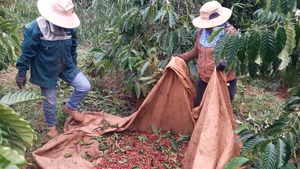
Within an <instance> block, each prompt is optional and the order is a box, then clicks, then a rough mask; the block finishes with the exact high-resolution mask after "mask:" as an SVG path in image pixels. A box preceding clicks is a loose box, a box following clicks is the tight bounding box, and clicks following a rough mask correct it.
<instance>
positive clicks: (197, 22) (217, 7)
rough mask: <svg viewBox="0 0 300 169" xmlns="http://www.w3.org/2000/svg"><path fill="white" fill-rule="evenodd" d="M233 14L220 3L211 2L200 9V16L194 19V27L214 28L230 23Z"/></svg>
mask: <svg viewBox="0 0 300 169" xmlns="http://www.w3.org/2000/svg"><path fill="white" fill-rule="evenodd" d="M231 14H232V11H231V10H230V9H228V8H225V7H222V5H221V4H220V3H219V2H217V1H210V2H207V3H205V4H204V5H203V6H202V7H201V8H200V16H199V17H197V18H195V19H193V25H194V26H195V27H198V28H213V27H215V26H219V25H221V24H223V23H225V22H226V21H228V19H229V18H230V16H231Z"/></svg>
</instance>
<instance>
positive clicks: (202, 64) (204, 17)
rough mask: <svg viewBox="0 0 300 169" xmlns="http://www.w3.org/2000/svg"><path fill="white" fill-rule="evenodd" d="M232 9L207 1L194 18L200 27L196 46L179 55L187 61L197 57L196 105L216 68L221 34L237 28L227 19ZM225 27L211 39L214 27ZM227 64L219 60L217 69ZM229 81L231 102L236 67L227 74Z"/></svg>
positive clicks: (222, 68)
mask: <svg viewBox="0 0 300 169" xmlns="http://www.w3.org/2000/svg"><path fill="white" fill-rule="evenodd" d="M231 14H232V11H231V10H230V9H228V8H225V7H222V6H221V4H220V3H219V2H217V1H210V2H207V3H205V4H204V5H203V6H202V7H201V8H200V16H199V17H197V18H195V19H194V20H193V25H194V26H195V27H197V28H200V29H199V31H198V34H197V39H196V43H195V47H194V48H193V49H192V50H190V51H188V52H186V53H183V54H180V55H177V56H179V57H180V58H182V59H183V60H185V61H189V60H191V59H195V58H197V66H198V73H199V80H198V85H197V97H196V100H195V107H196V106H199V104H200V102H201V100H202V97H203V94H204V91H205V89H206V87H207V83H208V81H209V79H210V77H211V76H212V73H213V71H214V68H215V60H214V56H213V53H214V49H215V46H216V43H217V41H218V40H219V38H220V36H221V35H223V34H224V33H226V32H230V33H231V34H234V33H235V32H236V29H235V28H234V27H233V26H232V25H231V24H229V23H228V22H227V21H228V19H229V18H230V16H231ZM215 27H222V28H224V29H223V30H222V31H220V33H219V34H217V35H216V36H215V37H214V39H213V40H212V41H209V37H210V35H211V34H212V32H213V28H215ZM225 66H226V61H225V60H219V61H218V62H217V65H216V67H217V70H224V69H225ZM226 81H227V83H228V84H229V86H228V89H229V95H230V100H231V102H232V101H233V98H234V95H235V90H236V83H237V80H236V76H235V73H234V69H233V68H231V69H230V70H229V72H228V74H227V80H226Z"/></svg>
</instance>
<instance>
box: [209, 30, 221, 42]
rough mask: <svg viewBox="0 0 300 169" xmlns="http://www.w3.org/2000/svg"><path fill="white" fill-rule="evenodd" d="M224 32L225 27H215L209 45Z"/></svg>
mask: <svg viewBox="0 0 300 169" xmlns="http://www.w3.org/2000/svg"><path fill="white" fill-rule="evenodd" d="M222 30H224V28H223V27H215V28H214V29H213V32H212V34H211V35H210V36H209V38H208V40H207V42H208V43H210V42H212V41H213V40H214V39H215V37H216V36H217V35H218V34H219V33H220V32H221V31H222Z"/></svg>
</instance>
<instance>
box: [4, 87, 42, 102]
mask: <svg viewBox="0 0 300 169" xmlns="http://www.w3.org/2000/svg"><path fill="white" fill-rule="evenodd" d="M44 99H46V98H45V97H44V96H42V95H40V94H37V93H35V92H30V91H22V90H19V91H17V92H11V93H8V94H6V95H4V96H3V97H2V99H1V100H0V103H1V104H7V105H13V104H16V103H22V102H27V101H35V100H44Z"/></svg>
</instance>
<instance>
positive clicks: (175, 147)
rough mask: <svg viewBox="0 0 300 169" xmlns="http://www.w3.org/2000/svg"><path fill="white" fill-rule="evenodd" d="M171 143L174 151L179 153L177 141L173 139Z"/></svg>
mask: <svg viewBox="0 0 300 169" xmlns="http://www.w3.org/2000/svg"><path fill="white" fill-rule="evenodd" d="M170 143H171V146H172V149H173V150H174V151H176V152H177V151H178V145H177V143H176V140H175V139H171V140H170Z"/></svg>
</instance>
